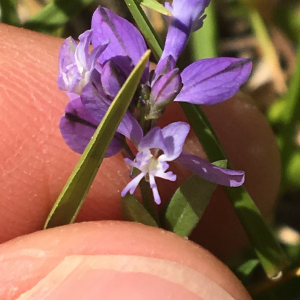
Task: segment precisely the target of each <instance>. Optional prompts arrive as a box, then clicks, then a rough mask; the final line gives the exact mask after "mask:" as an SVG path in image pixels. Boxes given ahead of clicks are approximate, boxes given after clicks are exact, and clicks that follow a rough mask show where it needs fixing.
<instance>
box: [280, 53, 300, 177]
mask: <svg viewBox="0 0 300 300" xmlns="http://www.w3.org/2000/svg"><path fill="white" fill-rule="evenodd" d="M281 120H282V123H283V127H282V130H281V132H280V135H279V144H280V146H281V158H282V172H283V175H282V177H283V179H284V180H287V179H288V178H289V177H290V176H289V172H290V171H289V170H290V169H291V168H290V166H291V162H292V161H293V154H294V153H295V152H296V146H295V131H296V125H297V123H298V122H299V120H300V48H299V50H298V54H297V62H296V70H295V73H294V75H293V78H292V81H291V85H290V87H289V91H288V94H287V97H286V101H285V106H284V110H283V111H282V119H281ZM298 151H299V148H298ZM293 168H295V166H293Z"/></svg>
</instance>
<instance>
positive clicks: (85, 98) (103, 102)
mask: <svg viewBox="0 0 300 300" xmlns="http://www.w3.org/2000/svg"><path fill="white" fill-rule="evenodd" d="M81 100H82V103H83V104H84V106H85V108H86V109H87V110H88V112H89V113H90V115H91V116H92V117H93V118H94V119H95V120H96V121H97V122H98V123H100V122H101V120H102V119H103V117H104V115H105V113H106V111H107V110H108V107H109V105H110V104H111V101H110V100H109V99H107V97H106V96H105V94H104V93H103V92H101V91H99V90H98V89H96V88H95V86H94V85H92V84H91V83H88V84H87V85H86V86H85V87H84V88H83V90H82V93H81Z"/></svg>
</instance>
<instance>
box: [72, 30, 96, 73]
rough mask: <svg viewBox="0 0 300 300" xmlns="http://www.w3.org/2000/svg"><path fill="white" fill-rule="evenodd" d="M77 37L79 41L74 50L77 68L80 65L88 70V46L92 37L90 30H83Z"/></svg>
mask: <svg viewBox="0 0 300 300" xmlns="http://www.w3.org/2000/svg"><path fill="white" fill-rule="evenodd" d="M78 39H79V43H78V45H77V48H76V52H75V59H76V63H77V65H78V67H79V68H80V67H81V66H82V68H83V69H85V70H90V67H91V65H90V61H89V48H90V44H91V39H92V30H87V31H85V32H84V33H82V34H81V35H80V36H79V37H78Z"/></svg>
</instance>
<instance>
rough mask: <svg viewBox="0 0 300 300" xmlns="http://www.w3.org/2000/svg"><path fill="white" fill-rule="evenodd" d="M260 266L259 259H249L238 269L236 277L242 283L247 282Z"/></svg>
mask: <svg viewBox="0 0 300 300" xmlns="http://www.w3.org/2000/svg"><path fill="white" fill-rule="evenodd" d="M258 265H259V260H258V259H254V258H253V259H249V260H247V261H246V262H244V263H243V264H242V265H240V266H239V267H238V268H237V269H236V272H235V273H236V275H237V277H238V278H239V279H240V280H241V281H242V282H245V281H246V280H247V279H248V278H249V277H250V276H251V274H252V273H253V272H254V270H255V269H256V267H257V266H258Z"/></svg>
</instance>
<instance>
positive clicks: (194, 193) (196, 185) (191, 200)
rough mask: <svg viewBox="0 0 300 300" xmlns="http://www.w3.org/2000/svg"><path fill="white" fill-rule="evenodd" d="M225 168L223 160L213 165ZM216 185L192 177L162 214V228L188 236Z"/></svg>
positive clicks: (176, 193)
mask: <svg viewBox="0 0 300 300" xmlns="http://www.w3.org/2000/svg"><path fill="white" fill-rule="evenodd" d="M214 164H215V165H216V166H218V167H221V168H226V166H227V162H226V161H225V160H221V161H217V162H215V163H214ZM217 186H218V185H217V184H216V183H213V182H209V181H206V180H205V179H203V178H201V177H200V176H198V175H192V176H191V177H190V178H188V179H187V180H186V181H185V182H184V183H183V184H182V185H181V186H180V187H179V188H178V189H177V190H176V192H175V194H174V196H173V197H172V199H171V200H170V202H169V204H168V206H167V209H166V211H165V214H164V220H163V224H164V228H166V229H168V230H170V231H173V232H175V233H177V234H179V235H181V236H189V235H190V234H191V232H192V231H193V229H194V228H195V227H196V225H197V224H198V222H199V221H200V219H201V217H202V214H203V212H204V210H205V209H206V207H207V205H208V203H209V200H210V198H211V195H212V193H213V192H214V190H215V189H216V187H217Z"/></svg>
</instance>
